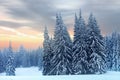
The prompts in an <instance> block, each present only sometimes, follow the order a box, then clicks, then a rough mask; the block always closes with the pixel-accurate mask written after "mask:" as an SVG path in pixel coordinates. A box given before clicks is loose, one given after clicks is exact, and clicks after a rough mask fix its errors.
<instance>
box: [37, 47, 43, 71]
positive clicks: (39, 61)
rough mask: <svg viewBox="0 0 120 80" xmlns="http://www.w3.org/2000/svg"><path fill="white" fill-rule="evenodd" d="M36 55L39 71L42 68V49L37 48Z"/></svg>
mask: <svg viewBox="0 0 120 80" xmlns="http://www.w3.org/2000/svg"><path fill="white" fill-rule="evenodd" d="M37 53H39V54H38V68H39V70H41V69H42V68H43V49H42V48H40V47H39V48H38V50H37Z"/></svg>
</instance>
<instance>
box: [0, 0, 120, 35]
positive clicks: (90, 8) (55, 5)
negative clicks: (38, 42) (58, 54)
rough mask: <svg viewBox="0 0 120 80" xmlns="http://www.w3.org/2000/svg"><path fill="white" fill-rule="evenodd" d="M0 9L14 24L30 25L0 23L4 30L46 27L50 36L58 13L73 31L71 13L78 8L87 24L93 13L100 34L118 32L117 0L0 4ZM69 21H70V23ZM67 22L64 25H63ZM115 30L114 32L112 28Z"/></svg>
mask: <svg viewBox="0 0 120 80" xmlns="http://www.w3.org/2000/svg"><path fill="white" fill-rule="evenodd" d="M0 4H1V5H0V6H1V7H4V8H3V9H6V11H5V13H6V14H7V16H9V17H10V18H12V19H14V20H16V21H17V20H21V21H22V20H27V21H30V22H26V23H19V22H10V21H9V22H6V21H4V20H1V21H0V25H4V26H7V27H12V26H13V27H14V28H15V27H22V26H29V27H32V28H34V29H36V30H39V31H40V30H41V29H42V28H44V25H45V24H46V25H48V28H49V30H51V29H52V30H51V32H53V28H54V26H55V15H56V13H57V12H61V13H62V15H63V19H64V21H65V24H66V25H68V26H69V28H71V27H73V24H74V23H71V20H72V22H73V20H74V13H75V12H78V11H79V9H80V8H81V9H82V11H83V16H84V17H85V20H87V18H88V16H89V13H91V12H93V14H94V15H95V16H96V18H97V20H98V23H99V25H100V27H101V29H102V30H104V29H105V30H104V31H106V32H107V33H111V32H112V31H113V29H114V30H115V29H117V31H120V28H119V26H120V23H119V21H120V15H119V14H120V11H119V9H120V6H119V5H120V1H119V0H101V1H98V0H51V1H50V0H15V1H10V0H0ZM69 20H70V21H69ZM66 22H67V23H66ZM113 27H114V28H113Z"/></svg>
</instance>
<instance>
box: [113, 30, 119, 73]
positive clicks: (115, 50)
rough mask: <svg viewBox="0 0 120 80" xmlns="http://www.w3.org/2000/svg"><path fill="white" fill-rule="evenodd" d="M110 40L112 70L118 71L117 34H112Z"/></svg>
mask: <svg viewBox="0 0 120 80" xmlns="http://www.w3.org/2000/svg"><path fill="white" fill-rule="evenodd" d="M112 40H113V47H112V48H113V55H112V57H113V59H112V70H114V71H119V64H120V63H119V57H120V50H119V49H120V43H119V40H120V39H119V34H118V33H116V32H115V33H113V34H112Z"/></svg>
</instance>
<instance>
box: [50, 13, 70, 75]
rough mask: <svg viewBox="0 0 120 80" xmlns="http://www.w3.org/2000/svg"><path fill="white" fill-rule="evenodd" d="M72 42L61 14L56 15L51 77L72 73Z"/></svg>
mask: <svg viewBox="0 0 120 80" xmlns="http://www.w3.org/2000/svg"><path fill="white" fill-rule="evenodd" d="M71 48H72V42H71V39H70V37H69V34H68V32H67V28H66V26H65V25H64V23H63V20H62V17H61V15H60V14H57V15H56V27H55V33H54V50H53V53H54V56H53V58H52V60H51V62H52V69H51V72H50V74H51V75H65V74H71V73H72V69H71V68H72V49H71Z"/></svg>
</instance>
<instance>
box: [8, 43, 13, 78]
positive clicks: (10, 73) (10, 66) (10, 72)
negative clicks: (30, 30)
mask: <svg viewBox="0 0 120 80" xmlns="http://www.w3.org/2000/svg"><path fill="white" fill-rule="evenodd" d="M6 75H7V76H15V62H14V54H13V50H12V46H11V42H10V43H9V48H8V59H7V64H6Z"/></svg>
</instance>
